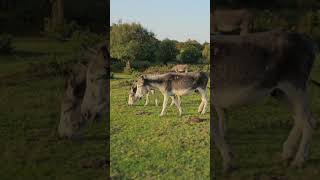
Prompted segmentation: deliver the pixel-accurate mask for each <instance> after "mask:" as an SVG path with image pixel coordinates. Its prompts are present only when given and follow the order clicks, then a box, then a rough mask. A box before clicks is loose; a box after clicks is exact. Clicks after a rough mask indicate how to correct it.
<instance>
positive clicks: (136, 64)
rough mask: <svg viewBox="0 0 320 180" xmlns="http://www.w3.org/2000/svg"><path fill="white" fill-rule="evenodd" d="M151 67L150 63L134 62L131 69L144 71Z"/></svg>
mask: <svg viewBox="0 0 320 180" xmlns="http://www.w3.org/2000/svg"><path fill="white" fill-rule="evenodd" d="M150 66H151V63H150V62H149V61H133V62H131V69H135V70H138V71H144V70H145V69H147V68H148V67H150Z"/></svg>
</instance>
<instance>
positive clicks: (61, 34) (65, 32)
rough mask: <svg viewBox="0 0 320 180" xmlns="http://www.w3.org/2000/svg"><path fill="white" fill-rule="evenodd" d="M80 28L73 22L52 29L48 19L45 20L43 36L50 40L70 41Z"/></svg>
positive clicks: (52, 26)
mask: <svg viewBox="0 0 320 180" xmlns="http://www.w3.org/2000/svg"><path fill="white" fill-rule="evenodd" d="M80 29H81V27H80V26H79V25H78V24H77V22H75V21H71V22H70V23H64V24H63V25H61V27H54V25H53V23H52V21H51V19H50V18H45V25H44V32H43V34H44V35H45V36H46V37H48V38H51V39H55V40H58V41H66V40H68V39H70V38H71V37H72V36H73V34H74V33H75V32H76V31H79V30H80Z"/></svg>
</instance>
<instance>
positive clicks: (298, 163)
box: [290, 160, 305, 169]
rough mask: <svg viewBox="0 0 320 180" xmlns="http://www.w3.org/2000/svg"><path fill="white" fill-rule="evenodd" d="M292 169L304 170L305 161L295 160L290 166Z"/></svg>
mask: <svg viewBox="0 0 320 180" xmlns="http://www.w3.org/2000/svg"><path fill="white" fill-rule="evenodd" d="M290 166H291V167H293V168H299V169H300V168H304V166H305V161H304V160H294V161H292V163H291V164H290Z"/></svg>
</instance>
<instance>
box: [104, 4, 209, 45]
mask: <svg viewBox="0 0 320 180" xmlns="http://www.w3.org/2000/svg"><path fill="white" fill-rule="evenodd" d="M110 15H111V19H110V20H111V24H113V23H116V22H118V21H119V20H120V19H121V20H122V22H139V23H141V24H142V25H143V26H144V27H146V28H147V29H148V30H150V31H152V32H154V33H155V34H156V37H157V38H158V39H160V40H162V39H164V38H169V39H175V40H178V41H186V40H187V39H194V40H197V41H199V42H200V43H203V42H205V41H207V42H209V41H210V0H111V2H110Z"/></svg>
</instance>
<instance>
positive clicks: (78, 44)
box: [71, 30, 105, 51]
mask: <svg viewBox="0 0 320 180" xmlns="http://www.w3.org/2000/svg"><path fill="white" fill-rule="evenodd" d="M71 41H72V42H73V43H74V44H75V50H77V51H83V50H87V49H88V48H93V47H96V46H97V45H98V44H101V43H103V42H104V41H105V38H104V36H103V35H100V34H96V33H93V32H91V31H90V30H84V31H82V30H77V31H75V32H74V33H73V34H72V37H71Z"/></svg>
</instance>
